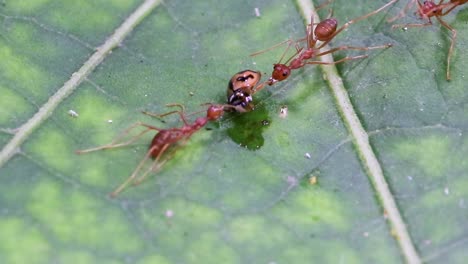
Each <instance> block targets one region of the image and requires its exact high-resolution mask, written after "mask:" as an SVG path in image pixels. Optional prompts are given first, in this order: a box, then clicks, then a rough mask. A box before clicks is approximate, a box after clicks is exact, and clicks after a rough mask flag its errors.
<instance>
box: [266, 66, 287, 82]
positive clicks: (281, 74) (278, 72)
mask: <svg viewBox="0 0 468 264" xmlns="http://www.w3.org/2000/svg"><path fill="white" fill-rule="evenodd" d="M290 74H291V68H289V67H288V66H287V65H285V64H274V65H273V72H272V73H271V78H270V82H271V80H272V79H273V80H274V81H273V82H279V81H282V80H284V79H286V78H288V77H289V75H290Z"/></svg>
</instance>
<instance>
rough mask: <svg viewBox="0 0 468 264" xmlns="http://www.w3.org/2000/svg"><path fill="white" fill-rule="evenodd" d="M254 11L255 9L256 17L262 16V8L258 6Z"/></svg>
mask: <svg viewBox="0 0 468 264" xmlns="http://www.w3.org/2000/svg"><path fill="white" fill-rule="evenodd" d="M254 11H255V16H256V17H260V16H261V14H260V9H259V8H258V7H256V8H254Z"/></svg>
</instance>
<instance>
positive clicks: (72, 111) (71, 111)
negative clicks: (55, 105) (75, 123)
mask: <svg viewBox="0 0 468 264" xmlns="http://www.w3.org/2000/svg"><path fill="white" fill-rule="evenodd" d="M68 114H69V115H70V116H71V117H74V118H77V117H78V116H79V115H78V113H77V112H75V111H74V110H71V109H70V110H68Z"/></svg>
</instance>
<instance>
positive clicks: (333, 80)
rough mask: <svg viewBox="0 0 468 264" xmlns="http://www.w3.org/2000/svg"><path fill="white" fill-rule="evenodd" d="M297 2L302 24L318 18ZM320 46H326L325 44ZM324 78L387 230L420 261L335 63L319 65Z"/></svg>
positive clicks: (307, 3) (307, 4) (307, 2)
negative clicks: (383, 214) (375, 198)
mask: <svg viewBox="0 0 468 264" xmlns="http://www.w3.org/2000/svg"><path fill="white" fill-rule="evenodd" d="M297 5H298V8H299V10H300V13H301V15H302V17H303V19H304V22H305V25H306V26H307V25H308V24H309V19H310V17H312V16H313V18H314V21H321V20H320V18H319V16H318V14H317V12H316V10H315V8H314V6H313V3H312V2H311V0H297ZM323 49H324V50H328V49H330V48H329V46H328V45H327V46H325V47H324V48H323ZM320 60H321V61H322V62H327V63H330V62H333V57H332V55H331V54H327V55H324V56H320ZM320 66H321V68H322V70H323V72H324V75H325V76H326V80H327V82H328V84H329V87H330V90H331V93H332V94H333V97H334V98H335V102H336V107H337V109H338V112H339V113H340V115H341V118H342V119H343V122H344V123H345V125H346V127H347V129H348V131H349V133H350V136H351V138H352V140H353V144H354V147H355V149H356V151H357V155H358V156H359V159H360V161H361V164H362V166H363V167H364V169H365V171H366V172H367V175H368V177H369V180H370V181H371V182H372V186H373V187H374V189H375V192H376V193H377V197H378V198H379V200H380V202H381V203H382V207H383V210H384V211H385V212H386V214H387V215H388V221H389V223H390V226H391V233H392V234H394V237H395V238H396V240H397V243H398V244H399V246H400V249H401V251H402V254H403V256H404V257H405V259H406V261H407V262H408V263H421V258H420V256H419V254H418V253H417V251H416V248H415V246H414V243H413V241H412V240H411V237H410V236H409V233H408V231H407V229H406V225H405V222H404V220H403V218H402V216H401V213H400V212H399V210H398V207H397V205H396V202H395V199H394V197H393V194H392V193H391V191H390V189H389V188H388V184H387V182H386V180H385V177H384V175H383V171H382V166H381V165H380V162H379V160H378V159H377V157H376V155H375V153H374V151H373V149H372V147H371V146H370V143H369V135H368V134H367V132H366V131H365V130H364V127H363V125H362V122H361V120H360V119H359V117H358V116H357V114H356V112H355V111H354V106H353V104H352V103H351V100H350V98H349V95H348V92H347V90H346V88H345V87H344V84H343V81H342V79H341V77H340V75H339V73H338V71H337V69H336V67H335V65H320Z"/></svg>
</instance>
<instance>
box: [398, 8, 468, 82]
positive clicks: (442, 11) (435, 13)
mask: <svg viewBox="0 0 468 264" xmlns="http://www.w3.org/2000/svg"><path fill="white" fill-rule="evenodd" d="M414 2H416V3H417V4H418V10H417V12H416V13H417V14H418V15H419V17H420V18H421V19H427V22H426V23H423V24H404V25H393V26H392V28H396V27H402V28H407V27H425V26H430V25H432V21H431V18H432V17H435V18H436V19H437V20H438V21H439V23H440V24H441V25H442V26H443V27H445V28H446V29H448V30H450V31H451V32H452V40H451V43H450V48H449V51H448V54H447V74H446V78H447V80H450V60H451V58H452V53H453V48H454V47H455V42H456V39H457V31H456V30H455V29H454V28H453V27H451V26H450V25H449V24H448V23H447V22H445V21H444V20H442V18H441V17H443V16H445V15H447V14H448V13H450V12H451V11H452V10H453V9H454V8H455V7H457V6H459V5H462V4H465V3H467V2H468V0H450V2H447V3H442V2H443V0H440V1H439V3H438V4H436V3H434V1H424V2H423V3H422V4H421V3H420V2H419V1H418V0H411V1H410V2H409V3H408V4H407V5H406V6H405V9H404V10H402V12H401V13H400V14H399V15H398V16H396V17H394V18H392V19H391V20H390V21H393V20H395V19H397V18H399V17H402V16H403V15H404V13H405V12H406V11H407V10H408V9H409V8H410V7H411V6H412V5H414Z"/></svg>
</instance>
